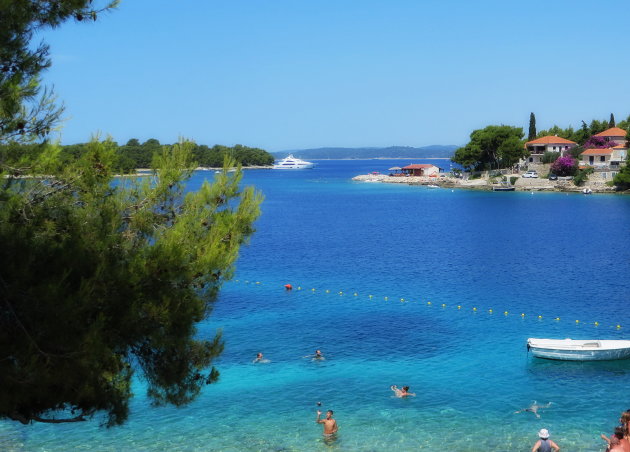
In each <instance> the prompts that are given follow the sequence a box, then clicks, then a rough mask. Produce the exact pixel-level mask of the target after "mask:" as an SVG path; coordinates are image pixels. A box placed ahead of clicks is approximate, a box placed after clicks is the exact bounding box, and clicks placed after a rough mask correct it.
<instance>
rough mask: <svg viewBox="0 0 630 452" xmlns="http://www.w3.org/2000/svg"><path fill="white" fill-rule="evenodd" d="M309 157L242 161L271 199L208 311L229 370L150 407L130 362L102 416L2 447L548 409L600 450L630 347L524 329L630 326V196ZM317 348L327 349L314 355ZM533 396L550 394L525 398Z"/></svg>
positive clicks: (394, 447)
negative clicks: (493, 183) (555, 353)
mask: <svg viewBox="0 0 630 452" xmlns="http://www.w3.org/2000/svg"><path fill="white" fill-rule="evenodd" d="M431 162H432V163H436V164H437V165H438V166H442V167H444V168H445V169H446V170H448V168H449V162H448V161H446V160H433V161H431ZM317 163H318V164H317V166H316V167H315V168H314V169H312V170H302V171H284V172H283V171H271V170H249V171H246V172H245V175H244V184H246V185H255V186H256V187H258V188H259V189H260V190H261V191H262V192H263V193H264V195H265V198H266V199H265V201H264V204H263V206H262V210H263V214H262V216H261V218H260V220H259V221H258V222H257V224H256V229H257V232H256V233H255V234H254V236H253V237H252V238H251V241H250V243H249V245H248V246H246V247H244V248H242V251H241V256H240V258H239V260H238V262H237V271H236V274H235V277H234V279H233V280H232V281H231V282H229V283H227V284H226V285H225V286H224V288H223V290H222V292H221V295H220V297H219V301H218V302H217V303H216V305H215V309H214V311H213V313H212V316H211V317H210V318H209V320H208V321H206V322H205V323H203V324H202V325H200V326H199V335H200V336H202V337H212V336H213V335H214V334H215V332H216V331H217V330H218V329H221V330H222V331H223V335H224V338H225V342H226V349H225V352H224V354H223V355H222V357H221V358H220V360H219V361H218V362H217V363H216V365H217V367H218V368H219V370H220V372H221V378H220V381H219V382H218V383H216V384H213V385H210V386H208V387H206V389H205V390H204V392H203V394H202V395H201V396H200V397H199V398H198V399H197V400H196V401H195V402H194V403H192V404H191V405H189V406H187V407H184V408H179V409H178V408H172V407H159V408H156V407H152V406H151V405H150V403H149V401H148V400H147V398H146V396H145V393H144V391H145V387H144V384H143V382H142V381H141V380H138V381H136V383H135V386H134V392H135V398H134V399H133V401H132V403H131V416H130V419H129V421H128V422H127V424H125V425H124V426H122V427H116V428H111V429H106V428H103V427H100V426H99V420H98V419H94V420H93V421H91V422H86V423H75V424H66V425H42V424H34V425H29V426H22V425H19V424H16V423H11V422H6V421H2V422H0V450H7V451H74V450H89V451H163V450H168V451H417V450H427V451H429V450H441V451H527V450H530V449H531V447H532V445H533V444H534V442H535V441H536V440H537V431H538V430H539V429H541V428H547V429H549V431H550V432H551V438H552V439H553V440H554V441H556V442H557V443H558V445H560V447H561V448H562V450H564V451H602V450H604V447H603V442H602V440H601V439H600V438H599V435H600V434H601V433H606V434H610V432H612V429H613V428H614V427H615V426H616V424H617V419H618V417H619V414H620V412H621V411H623V410H624V409H628V408H630V397H629V396H628V384H629V382H630V360H629V361H614V362H600V363H572V362H555V361H546V360H539V359H535V358H532V356H531V355H529V354H528V352H527V350H526V346H525V344H526V340H527V338H528V337H547V338H566V337H571V338H575V339H593V338H600V339H630V309H629V308H628V306H629V301H630V246H628V245H629V244H630V197H629V196H620V195H590V196H585V195H580V194H565V193H523V192H508V193H493V192H480V191H466V190H454V191H453V190H450V189H430V188H427V187H422V186H407V185H388V184H379V183H359V182H353V181H352V180H351V178H352V176H355V175H357V174H365V173H368V172H371V171H381V172H387V169H388V168H390V167H392V166H404V165H406V164H408V163H426V162H425V161H420V160H415V161H412V160H409V161H403V160H350V161H318V162H317ZM213 176H214V173H212V172H197V173H195V174H194V176H193V178H192V179H191V181H190V182H189V184H188V188H189V189H195V188H196V187H199V185H200V184H201V182H202V181H203V180H204V178H209V179H211V178H212V177H213ZM285 284H291V285H292V286H293V290H292V291H290V292H289V291H286V290H285V289H284V287H283V286H284V285H285ZM539 316H540V317H539ZM316 349H321V350H322V352H323V353H324V355H325V357H326V360H324V361H312V360H311V359H310V358H304V356H306V355H309V354H312V353H313V352H314V351H315V350H316ZM257 352H263V353H264V355H265V358H268V359H269V360H270V362H269V363H267V364H252V360H253V359H254V357H255V355H256V353H257ZM392 384H396V385H398V386H403V385H409V386H411V389H410V391H411V392H414V393H415V394H416V396H415V397H410V398H407V399H399V398H395V397H393V392H392V391H391V390H390V385H392ZM534 401H537V402H538V403H539V404H547V403H548V402H551V406H550V407H549V408H547V409H545V410H544V411H541V412H540V413H539V414H540V418H537V417H536V416H535V415H534V414H533V413H531V412H522V413H515V411H518V410H520V409H523V408H526V407H528V406H529V405H530V404H532V403H533V402H534ZM317 402H321V408H322V409H323V410H328V409H332V410H334V412H335V418H336V419H337V421H338V424H339V433H338V436H337V439H336V440H333V441H330V442H326V441H324V439H323V438H322V429H321V426H319V425H317V424H315V422H314V421H315V416H316V410H317V408H318V406H317Z"/></svg>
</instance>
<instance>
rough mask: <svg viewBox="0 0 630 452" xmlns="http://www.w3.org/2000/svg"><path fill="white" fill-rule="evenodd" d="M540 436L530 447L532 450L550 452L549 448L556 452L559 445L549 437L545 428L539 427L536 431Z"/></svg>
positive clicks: (534, 451)
mask: <svg viewBox="0 0 630 452" xmlns="http://www.w3.org/2000/svg"><path fill="white" fill-rule="evenodd" d="M538 437H539V438H540V439H539V440H538V441H536V444H534V447H532V452H551V449H553V450H555V451H556V452H557V451H559V450H560V447H559V446H558V445H557V444H556V443H554V442H553V441H551V440H550V439H549V431H548V430H547V429H546V428H541V429H540V431H539V432H538Z"/></svg>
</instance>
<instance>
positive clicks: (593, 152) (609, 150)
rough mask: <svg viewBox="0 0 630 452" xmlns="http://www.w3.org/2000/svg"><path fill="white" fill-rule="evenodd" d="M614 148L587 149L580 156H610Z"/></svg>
mask: <svg viewBox="0 0 630 452" xmlns="http://www.w3.org/2000/svg"><path fill="white" fill-rule="evenodd" d="M612 152H613V150H612V148H607V149H587V150H586V151H584V152H582V153H581V154H580V155H609V154H612Z"/></svg>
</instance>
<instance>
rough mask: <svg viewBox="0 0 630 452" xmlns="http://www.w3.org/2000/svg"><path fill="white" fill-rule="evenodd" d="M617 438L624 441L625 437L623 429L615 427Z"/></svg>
mask: <svg viewBox="0 0 630 452" xmlns="http://www.w3.org/2000/svg"><path fill="white" fill-rule="evenodd" d="M615 436H616V437H617V438H619V439H622V438H623V436H624V430H623V427H615Z"/></svg>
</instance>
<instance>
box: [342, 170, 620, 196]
mask: <svg viewBox="0 0 630 452" xmlns="http://www.w3.org/2000/svg"><path fill="white" fill-rule="evenodd" d="M506 177H507V178H508V179H509V178H510V177H518V179H517V180H516V181H515V183H514V185H507V186H506V185H502V184H496V183H495V184H493V183H491V182H490V180H488V179H487V178H479V179H472V180H463V179H458V178H454V177H448V176H445V175H441V176H438V177H428V176H408V177H407V176H403V177H400V176H389V175H384V174H378V175H373V174H361V175H358V176H355V177H353V178H352V180H353V181H356V182H371V183H376V182H378V183H384V184H406V185H436V186H437V187H439V188H451V189H455V188H457V189H468V190H479V191H495V190H494V188H503V187H509V188H513V189H514V190H509V191H515V192H517V191H519V192H558V193H580V194H582V193H583V190H585V189H587V190H590V193H589V194H591V193H592V194H630V190H616V189H615V188H614V187H611V186H608V185H605V184H602V183H593V182H590V183H589V181H586V183H585V184H584V185H583V186H576V185H574V184H573V181H572V180H556V181H550V180H548V179H542V178H540V179H534V178H532V179H525V178H523V177H521V176H520V175H517V174H514V175H506ZM500 191H506V190H500Z"/></svg>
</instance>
